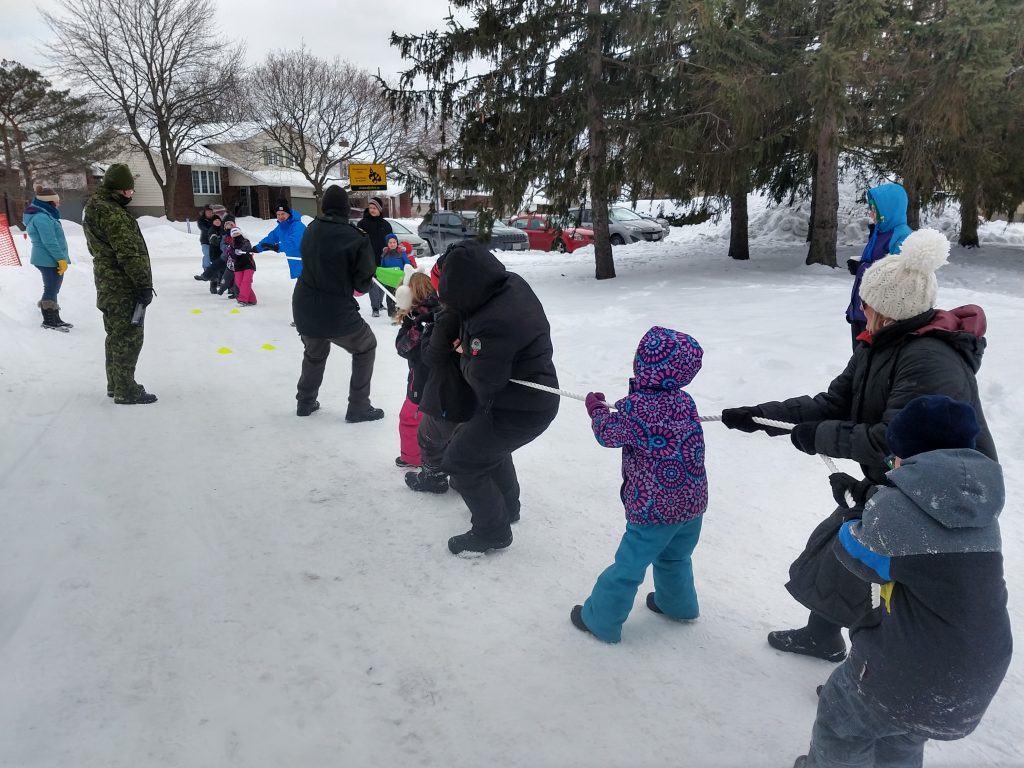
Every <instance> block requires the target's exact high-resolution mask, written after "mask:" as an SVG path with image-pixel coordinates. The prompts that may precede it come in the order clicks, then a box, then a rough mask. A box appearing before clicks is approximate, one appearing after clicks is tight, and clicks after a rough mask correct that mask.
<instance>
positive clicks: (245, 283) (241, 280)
mask: <svg viewBox="0 0 1024 768" xmlns="http://www.w3.org/2000/svg"><path fill="white" fill-rule="evenodd" d="M255 274H256V270H255V269H243V270H242V271H241V272H235V285H236V286H237V288H238V300H239V301H241V302H242V303H244V304H255V303H256V294H255V293H253V292H252V278H253V275H255Z"/></svg>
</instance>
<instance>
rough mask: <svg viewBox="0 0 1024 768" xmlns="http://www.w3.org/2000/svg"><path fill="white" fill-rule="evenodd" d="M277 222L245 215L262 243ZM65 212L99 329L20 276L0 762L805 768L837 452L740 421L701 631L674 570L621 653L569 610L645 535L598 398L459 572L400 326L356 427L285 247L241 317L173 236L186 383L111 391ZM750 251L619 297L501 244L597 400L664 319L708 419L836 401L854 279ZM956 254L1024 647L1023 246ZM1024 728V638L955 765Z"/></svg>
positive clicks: (8, 352)
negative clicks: (128, 402)
mask: <svg viewBox="0 0 1024 768" xmlns="http://www.w3.org/2000/svg"><path fill="white" fill-rule="evenodd" d="M269 226H270V222H258V221H256V220H246V221H244V222H242V227H243V229H244V230H245V231H246V233H247V234H248V235H250V236H251V237H253V239H255V237H257V236H259V235H261V234H262V233H263V232H265V231H266V230H267V229H269ZM66 229H67V232H68V239H69V242H70V245H71V252H72V258H73V260H74V261H73V265H72V268H71V270H70V271H69V273H68V275H67V278H66V282H65V286H64V290H63V291H62V293H61V305H62V307H63V311H62V314H63V316H64V317H65V318H66V319H67V320H68V321H70V322H73V323H75V328H74V330H73V331H72V332H71V333H70V334H68V335H64V334H58V333H54V332H50V331H44V330H41V329H40V328H39V327H38V326H39V316H38V313H37V310H36V307H35V302H36V300H37V298H38V294H39V284H40V281H39V276H38V273H37V272H36V270H35V269H34V268H32V267H28V266H26V267H24V268H21V269H17V268H0V436H2V437H0V523H2V526H3V536H2V540H0V680H2V683H0V686H2V691H3V693H2V695H0V766H5V767H6V766H11V767H13V766H17V767H18V768H58V767H60V768H66V767H67V766H76V768H149V767H150V766H186V767H187V768H207V767H209V768H222V767H224V766H245V767H246V768H264V767H265V768H279V767H280V766H289V768H307V767H308V768H322V767H323V766H360V767H362V766H374V767H376V766H382V767H392V766H459V767H462V766H465V767H467V768H468V767H475V766H483V765H489V766H501V767H502V768H505V767H508V768H547V767H551V768H573V767H575V766H581V767H582V766H588V767H594V766H599V767H601V768H604V767H613V766H630V767H631V768H641V767H645V766H687V767H689V768H715V767H718V766H722V767H726V766H728V767H730V768H731V767H733V766H736V767H741V766H742V767H744V768H749V767H757V768H759V767H761V766H765V767H769V766H775V767H779V768H788V767H789V766H790V765H792V761H793V759H794V757H795V756H796V755H798V754H801V753H802V752H804V751H805V750H806V746H807V741H808V737H809V734H810V728H811V723H812V721H813V719H814V711H815V704H816V700H815V693H814V688H815V686H816V685H818V684H819V683H821V682H823V681H824V680H825V678H826V676H827V675H828V674H829V672H830V671H831V670H832V666H831V665H828V664H826V663H824V662H820V661H814V660H810V659H805V658H796V657H792V656H786V655H783V654H779V653H777V652H775V651H773V650H771V649H770V648H769V647H768V646H767V644H766V643H765V635H766V633H767V632H768V631H769V630H771V629H778V628H783V627H791V626H797V625H799V624H801V623H802V622H803V620H804V619H805V618H806V614H805V612H804V611H803V609H801V608H800V607H799V606H798V605H797V604H796V603H795V602H793V600H792V599H790V598H789V596H788V594H787V593H786V591H785V590H784V588H783V586H782V585H783V583H784V581H785V580H786V569H787V566H788V564H789V562H790V560H791V559H792V557H793V556H794V555H795V554H796V553H797V552H798V551H799V550H800V548H801V546H802V544H803V542H804V540H805V538H806V536H807V534H808V532H809V531H810V530H811V528H812V527H813V525H814V524H815V523H816V521H818V520H819V519H820V518H821V517H822V516H823V515H826V514H827V513H828V512H829V511H830V510H831V508H832V507H831V504H832V501H831V496H830V493H829V486H828V482H827V474H826V471H825V469H824V467H823V466H822V465H821V463H820V462H819V461H818V460H817V459H815V458H812V457H809V456H805V455H803V454H801V453H799V452H797V451H796V450H794V449H793V448H792V446H791V445H790V444H789V441H788V440H786V439H784V438H781V439H775V440H773V439H770V438H768V437H766V436H764V435H762V434H758V435H744V434H739V433H734V432H728V431H726V430H725V429H724V428H722V427H721V425H717V424H709V425H708V427H707V430H706V434H707V462H708V474H709V478H710V483H711V506H710V509H709V511H708V513H707V517H706V519H705V524H704V531H703V536H702V541H701V543H700V545H699V547H698V549H697V552H696V554H695V569H696V578H697V587H698V591H699V593H700V597H701V605H702V615H701V618H700V620H699V621H697V622H695V623H693V624H691V625H680V624H674V623H671V622H668V621H666V620H664V619H663V618H661V617H658V616H655V615H654V614H652V613H650V612H649V611H647V610H646V609H645V608H644V607H643V596H644V595H645V594H646V592H647V588H643V589H642V590H641V592H640V595H639V596H638V601H637V607H636V608H635V609H634V612H633V614H632V615H631V616H630V619H629V621H628V622H627V624H626V626H625V629H624V633H623V642H622V643H621V644H620V645H618V646H606V645H603V644H601V643H599V642H597V641H596V640H594V638H592V637H590V636H588V635H584V634H581V633H580V632H578V631H577V630H575V629H574V628H573V627H572V626H571V625H570V623H569V610H570V608H571V607H572V605H573V604H574V603H577V602H581V601H582V600H583V599H584V598H585V597H586V596H587V594H588V592H589V590H590V588H591V586H592V585H593V581H594V579H595V577H596V576H597V574H598V573H599V572H600V571H601V569H602V568H604V567H605V566H606V565H607V564H608V562H610V558H611V556H612V554H613V552H614V550H615V547H616V545H617V543H618V539H619V536H620V535H621V532H622V530H623V513H622V509H621V506H620V504H619V502H618V498H617V490H618V483H619V478H618V474H619V469H618V467H619V453H618V452H617V451H611V450H606V449H603V448H601V447H600V446H598V445H597V444H596V443H595V441H594V439H593V437H592V435H591V433H590V429H589V425H588V420H587V418H586V415H585V413H584V410H583V408H582V405H581V404H579V403H577V402H574V401H565V402H564V403H563V406H562V411H561V413H560V414H559V416H558V418H557V420H556V421H555V423H554V424H553V425H552V427H551V429H550V430H549V431H548V432H547V433H546V434H545V435H544V436H543V437H542V438H541V439H539V440H538V441H536V442H535V443H534V444H532V445H530V446H528V447H527V448H525V449H523V450H522V451H520V452H518V453H517V454H516V461H517V465H518V467H519V471H520V477H521V480H522V485H523V509H522V522H521V523H519V524H518V525H517V526H516V528H515V542H514V544H513V546H512V547H511V548H510V549H509V550H507V551H505V552H503V553H500V554H497V555H493V556H490V557H487V558H484V559H479V560H472V561H469V560H462V559H459V558H454V557H452V556H451V555H450V554H449V553H448V551H447V549H446V546H445V543H446V540H447V538H448V537H449V536H450V535H452V534H455V533H461V532H462V531H464V530H466V529H467V527H468V513H467V511H466V509H465V507H464V505H463V504H462V503H461V501H460V500H459V498H458V497H457V496H456V495H455V494H454V493H450V494H448V495H447V496H443V497H434V496H429V497H427V496H423V495H414V494H413V493H411V492H410V491H408V490H407V489H406V488H405V486H404V484H403V482H402V473H401V472H399V471H397V470H395V469H394V467H393V464H392V460H393V458H394V457H395V456H396V455H397V454H398V436H397V414H398V410H399V407H400V405H401V402H402V397H403V388H404V381H405V365H404V362H403V361H401V360H400V359H399V358H398V357H397V355H395V354H394V352H393V346H392V344H393V338H394V334H395V331H394V328H393V327H392V326H390V325H389V324H388V322H387V320H386V319H385V318H380V319H378V320H373V321H371V322H372V325H373V328H374V331H375V332H376V334H377V336H378V338H379V340H380V346H379V348H378V357H377V367H376V371H375V376H374V383H373V400H374V403H375V404H376V405H379V406H382V407H383V408H384V409H385V411H386V413H387V416H386V418H385V419H384V420H383V421H382V422H376V423H371V424H357V425H350V424H346V423H345V421H344V413H345V395H346V382H347V378H348V370H349V360H348V357H347V356H346V355H345V354H344V353H341V352H335V353H334V354H333V355H332V357H331V361H330V362H329V364H328V371H327V376H326V379H325V382H324V387H323V389H322V391H321V394H320V402H321V403H322V404H323V409H322V410H321V411H320V412H319V413H316V414H314V415H313V416H312V417H310V418H306V419H298V418H296V417H295V400H294V393H295V389H294V387H295V382H296V380H297V378H298V374H299V365H300V360H301V353H302V347H301V344H300V342H299V340H298V338H297V337H296V335H295V333H294V330H293V329H291V328H290V327H289V321H290V319H291V317H290V294H291V288H292V283H291V282H290V281H289V279H288V270H287V267H286V266H285V263H284V260H283V259H282V258H281V257H280V256H278V255H276V254H272V253H267V254H265V255H263V256H261V257H259V260H258V267H259V269H258V272H257V273H256V279H255V285H254V288H255V291H256V293H257V295H258V297H259V302H260V303H259V306H257V307H254V308H248V309H241V310H239V311H237V312H236V311H235V310H236V309H238V308H237V307H236V306H235V305H234V304H233V303H232V302H229V301H228V300H227V299H225V298H218V297H216V296H210V295H209V294H208V293H207V292H206V286H205V284H200V283H197V282H195V281H194V280H193V279H192V275H193V273H195V272H196V271H197V269H198V267H199V262H200V254H199V246H198V237H197V235H196V234H195V233H193V234H191V235H189V234H186V233H184V232H182V231H180V229H179V228H177V226H171V225H167V224H166V223H162V222H160V221H159V220H150V221H147V222H145V235H146V238H147V241H148V243H149V246H150V250H151V253H152V256H153V268H154V274H155V281H156V288H157V291H158V292H159V296H158V297H157V299H156V301H155V302H154V303H153V305H152V307H150V312H149V315H148V317H147V327H146V345H145V348H144V350H143V352H142V357H141V361H140V364H139V369H138V373H139V380H140V381H141V382H143V383H144V384H145V385H146V387H147V388H148V389H150V390H151V391H153V392H155V393H156V394H157V395H158V396H159V398H160V402H159V403H158V404H156V405H153V406H150V407H137V408H126V407H119V406H114V405H112V404H111V402H110V401H109V400H108V399H107V398H106V397H105V394H104V389H105V387H104V383H105V382H104V375H103V370H102V366H103V329H102V324H101V322H100V314H99V312H98V311H97V310H96V309H95V307H94V306H93V305H94V301H95V292H94V288H93V281H92V274H91V260H90V258H89V256H88V254H87V252H86V250H85V246H84V239H83V237H82V235H81V229H80V228H79V227H77V226H75V225H73V224H68V225H67V227H66ZM15 237H16V240H17V244H18V247H19V250H21V252H22V256H23V260H24V261H25V262H26V263H27V260H28V259H27V257H28V245H29V244H28V242H27V241H24V240H22V239H21V235H20V233H18V232H17V231H15ZM726 247H727V244H726V242H725V241H723V240H722V239H721V238H720V237H714V236H709V233H708V230H707V228H706V227H705V228H701V227H695V228H686V229H678V230H675V231H674V232H673V234H672V236H671V238H670V239H669V240H668V241H667V242H665V243H658V244H639V245H635V246H626V247H622V248H619V249H617V250H616V260H617V267H618V271H619V277H618V279H616V280H612V281H603V282H596V281H594V280H593V279H592V274H593V263H592V258H593V257H592V251H590V249H586V250H583V251H578V252H577V253H576V254H573V255H568V256H560V255H557V254H540V253H532V252H530V253H525V254H521V255H518V254H517V255H515V256H504V257H503V258H504V259H505V261H506V263H507V264H508V266H509V267H510V268H511V269H513V270H515V271H518V272H520V273H521V274H523V275H524V276H525V277H526V278H527V279H528V280H529V281H530V282H531V284H532V285H533V286H534V288H535V290H536V291H537V293H538V294H539V296H540V297H541V299H542V300H543V302H544V304H545V307H546V308H547V311H548V314H549V317H550V320H551V325H552V329H553V337H554V343H555V351H556V358H555V360H556V364H557V366H558V370H559V374H560V378H561V381H562V386H563V387H565V388H567V389H569V390H575V391H579V392H585V391H587V390H590V389H596V390H602V391H604V392H605V393H607V394H608V395H609V397H618V396H620V395H621V393H623V392H624V391H625V387H626V379H627V377H628V376H629V373H630V364H631V360H632V355H633V350H634V348H635V345H636V343H637V341H638V340H639V338H640V336H641V335H642V334H643V332H644V331H645V330H646V329H647V328H648V327H649V326H651V325H652V324H662V325H668V326H671V327H675V328H679V329H683V330H685V331H687V332H689V333H691V334H693V335H694V336H695V337H696V338H698V339H699V340H700V341H701V342H702V344H703V345H704V347H705V350H706V355H705V360H704V370H703V371H702V373H701V374H700V375H699V376H698V377H697V379H696V380H695V381H694V383H693V385H692V387H691V388H690V392H691V393H692V394H693V396H694V397H695V399H696V401H697V403H698V405H699V406H700V407H701V409H702V410H703V412H704V413H706V414H714V413H716V412H718V411H719V410H720V409H721V408H722V407H725V406H731V405H745V404H750V403H755V402H759V401H761V400H765V399H770V398H776V397H783V396H789V395H796V394H801V393H814V392H817V391H819V390H820V389H821V388H823V387H824V386H826V385H827V383H828V382H829V380H830V379H831V378H832V376H833V375H835V374H836V373H837V372H838V371H840V370H841V368H842V367H843V365H844V363H845V361H846V359H847V357H848V355H849V338H848V332H847V326H846V324H845V322H844V321H843V317H842V313H843V309H844V307H845V306H846V301H847V296H848V291H849V287H850V280H851V278H850V277H849V275H848V274H847V273H846V271H845V270H842V269H839V270H829V269H825V268H820V267H819V268H810V267H805V266H804V265H803V259H804V255H805V250H804V248H803V247H802V246H800V245H799V244H794V243H781V244H780V243H779V242H778V241H777V239H770V238H764V237H762V238H755V239H754V241H753V250H754V257H753V259H752V260H751V261H749V262H746V263H738V262H732V261H730V260H728V259H727V258H726V256H725V252H726ZM856 252H859V248H855V247H850V248H846V249H843V254H842V257H843V258H845V257H846V255H848V254H853V253H856ZM953 262H954V263H953V264H951V265H949V266H947V267H945V268H943V269H942V270H941V271H940V273H939V275H940V285H941V290H940V304H941V305H943V306H955V305H958V304H964V303H968V302H974V303H978V304H981V305H983V306H984V307H985V309H986V310H987V312H988V315H989V322H990V329H989V342H990V346H989V352H988V354H987V355H986V358H985V363H984V366H983V368H982V371H981V374H980V385H981V391H982V397H983V400H984V403H985V408H986V412H987V416H988V418H989V421H990V424H991V427H992V431H993V433H994V435H995V438H996V441H997V443H998V445H999V450H1000V454H1001V458H1002V460H1003V463H1004V469H1005V474H1006V478H1007V482H1008V494H1007V495H1008V499H1009V503H1008V507H1007V510H1006V513H1005V514H1004V516H1003V529H1002V530H1003V539H1004V553H1005V557H1006V565H1007V578H1008V582H1009V590H1010V600H1011V606H1010V609H1011V616H1012V618H1013V626H1014V629H1015V630H1016V632H1017V635H1018V637H1024V619H1022V618H1021V615H1022V614H1021V606H1022V600H1024V569H1022V567H1021V563H1022V558H1024V523H1022V521H1021V514H1020V510H1021V503H1020V500H1021V499H1022V498H1024V402H1022V400H1021V399H1020V396H1019V391H1020V390H1018V389H1017V387H1018V386H1019V382H1020V380H1021V376H1022V374H1024V340H1022V337H1021V328H1024V301H1022V300H1021V297H1022V296H1024V250H1021V249H1019V248H1014V247H1010V246H992V247H987V248H982V249H981V250H979V251H973V252H963V251H960V250H959V249H957V248H954V255H953ZM364 301H365V300H364ZM228 350H229V352H228ZM847 466H850V465H849V464H848V465H847ZM1022 745H1024V661H1021V660H1020V656H1018V658H1017V659H1015V661H1014V663H1013V664H1012V666H1011V668H1010V672H1009V675H1008V677H1007V679H1006V682H1005V683H1004V685H1003V688H1002V690H1001V691H1000V693H999V696H998V697H997V698H996V700H995V702H994V703H993V705H992V707H991V708H990V710H989V712H988V715H987V717H986V719H985V721H984V722H983V723H982V725H981V727H980V728H979V729H978V731H977V732H976V733H975V734H974V735H972V736H971V737H970V738H968V739H966V740H964V741H960V742H953V743H935V742H933V743H931V744H930V745H929V746H928V748H927V752H926V760H927V764H928V765H930V766H947V767H951V766H999V767H1000V768H1011V767H1012V766H1024V751H1022V749H1024V748H1022Z"/></svg>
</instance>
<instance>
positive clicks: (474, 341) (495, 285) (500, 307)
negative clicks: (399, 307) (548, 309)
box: [438, 240, 558, 411]
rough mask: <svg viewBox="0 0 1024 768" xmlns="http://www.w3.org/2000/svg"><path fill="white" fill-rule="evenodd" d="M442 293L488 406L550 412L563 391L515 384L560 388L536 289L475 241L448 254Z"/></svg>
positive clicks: (469, 373)
mask: <svg viewBox="0 0 1024 768" xmlns="http://www.w3.org/2000/svg"><path fill="white" fill-rule="evenodd" d="M438 293H439V294H440V296H441V301H443V302H444V303H445V304H446V305H448V307H450V308H451V309H454V310H455V312H456V313H457V314H458V315H459V319H460V321H461V327H460V330H459V339H460V340H461V342H462V350H463V352H462V359H461V367H462V374H463V376H464V377H465V379H466V381H467V382H468V383H469V385H470V386H471V387H472V388H473V391H474V392H475V393H476V398H477V401H478V402H479V404H480V406H481V407H482V408H484V409H490V408H495V409H498V410H506V411H549V410H552V409H556V408H557V407H558V396H557V395H552V394H549V393H547V392H541V391H539V390H536V389H531V388H529V387H524V386H521V385H519V384H512V383H510V382H509V379H521V380H523V381H532V382H534V383H536V384H543V385H545V386H548V387H556V388H557V387H558V377H557V375H556V373H555V364H554V362H553V361H552V359H551V358H552V354H553V350H552V346H551V327H550V325H548V319H547V316H546V315H545V314H544V307H543V306H541V303H540V300H539V299H538V298H537V296H536V294H534V292H533V289H532V288H530V286H529V284H528V283H527V282H526V281H525V280H523V278H521V277H520V276H519V275H517V274H514V273H512V272H508V271H507V270H506V269H505V265H504V264H502V263H501V262H500V261H498V259H497V258H496V257H495V256H494V254H492V253H491V252H490V251H488V250H487V248H485V247H484V246H483V245H482V244H481V243H479V242H477V241H475V240H463V241H461V242H459V243H456V244H455V245H454V246H452V248H450V249H449V250H448V251H447V253H446V260H445V264H444V268H443V269H442V270H441V281H440V283H439V285H438Z"/></svg>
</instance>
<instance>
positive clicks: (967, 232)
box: [958, 179, 981, 248]
mask: <svg viewBox="0 0 1024 768" xmlns="http://www.w3.org/2000/svg"><path fill="white" fill-rule="evenodd" d="M958 242H959V243H960V245H962V246H963V247H964V248H978V247H979V246H980V245H981V243H979V242H978V183H977V182H976V181H975V180H974V179H966V180H964V188H963V193H962V194H961V195H960V240H959V241H958Z"/></svg>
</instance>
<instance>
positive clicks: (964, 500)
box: [795, 395, 1013, 768]
mask: <svg viewBox="0 0 1024 768" xmlns="http://www.w3.org/2000/svg"><path fill="white" fill-rule="evenodd" d="M979 430H980V426H979V424H978V419H977V416H976V414H975V412H974V409H973V408H972V407H971V405H970V404H969V403H964V402H959V401H956V400H952V399H950V398H948V397H945V396H941V395H925V396H921V397H916V398H914V399H913V400H911V401H910V402H909V403H907V405H906V406H905V407H904V408H903V409H902V410H900V412H899V413H897V414H896V416H895V417H894V418H893V420H892V421H891V422H890V423H889V426H888V430H887V433H886V440H887V441H888V445H889V447H890V449H891V450H892V451H893V454H894V456H893V458H892V465H893V470H892V471H891V472H889V473H888V475H887V483H886V485H883V486H875V487H873V488H871V489H870V490H869V491H868V492H867V495H868V498H867V501H866V503H865V504H864V509H863V518H862V519H854V520H850V521H849V522H847V523H845V524H844V525H843V527H842V528H841V529H840V531H839V535H838V537H837V538H836V541H835V542H834V544H833V549H834V551H835V553H836V556H837V557H838V558H839V560H840V561H841V562H842V563H843V565H845V566H846V567H847V568H848V569H849V570H850V571H851V572H853V573H854V574H855V575H857V576H859V577H860V578H862V579H864V580H865V581H870V582H874V583H876V584H880V585H881V587H880V594H881V605H880V606H879V607H877V608H875V609H874V610H873V611H872V612H870V613H869V614H867V616H865V618H863V619H862V620H861V621H859V622H858V623H857V624H855V625H854V626H853V627H851V628H850V637H851V640H852V641H853V647H852V649H851V651H850V655H849V657H848V658H847V660H846V661H845V662H844V663H843V664H842V665H841V666H840V667H838V668H837V669H836V670H835V672H833V673H832V676H831V677H830V678H829V680H828V682H827V683H826V684H825V686H824V688H823V689H822V691H821V696H820V699H819V701H818V716H817V719H816V720H815V723H814V728H813V731H812V734H811V747H810V751H809V752H808V754H807V756H806V757H801V758H799V759H798V760H797V762H796V766H795V768H801V767H805V768H824V767H826V766H827V767H828V768H831V767H832V766H877V767H878V768H883V767H884V768H897V767H899V768H904V767H907V768H909V767H910V766H914V767H915V768H916V767H917V766H920V765H922V760H923V754H924V745H925V742H927V741H928V739H940V740H945V741H949V740H954V739H962V738H963V737H965V736H967V735H968V734H969V733H971V732H972V731H973V730H974V729H975V728H976V727H977V726H978V723H979V722H981V718H982V716H983V715H984V713H985V710H986V709H987V708H988V705H989V703H990V702H991V701H992V698H993V697H994V696H995V694H996V691H997V690H998V688H999V685H1000V683H1001V682H1002V680H1003V677H1004V676H1005V674H1006V670H1007V667H1008V666H1009V663H1010V656H1011V654H1012V643H1013V641H1012V637H1011V634H1010V618H1009V615H1008V613H1007V611H1006V601H1007V595H1006V583H1005V581H1004V580H1003V556H1002V554H1001V551H1000V550H1001V541H1000V535H999V523H998V517H999V513H1000V511H1001V510H1002V507H1003V500H1004V487H1003V475H1002V470H1001V469H1000V466H999V464H997V463H996V462H995V461H993V460H992V459H990V458H988V457H986V456H985V455H984V454H982V453H980V452H978V451H976V450H974V448H975V442H974V441H975V437H976V436H977V435H978V432H979ZM845 478H846V479H847V480H848V482H847V485H848V486H849V487H850V488H851V490H856V489H857V488H863V484H862V483H857V481H856V480H855V479H854V478H851V477H849V476H845ZM843 479H844V478H842V477H840V478H837V477H836V476H835V475H834V476H833V485H834V486H837V485H842V484H843ZM837 481H838V482H837ZM837 495H838V494H837Z"/></svg>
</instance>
